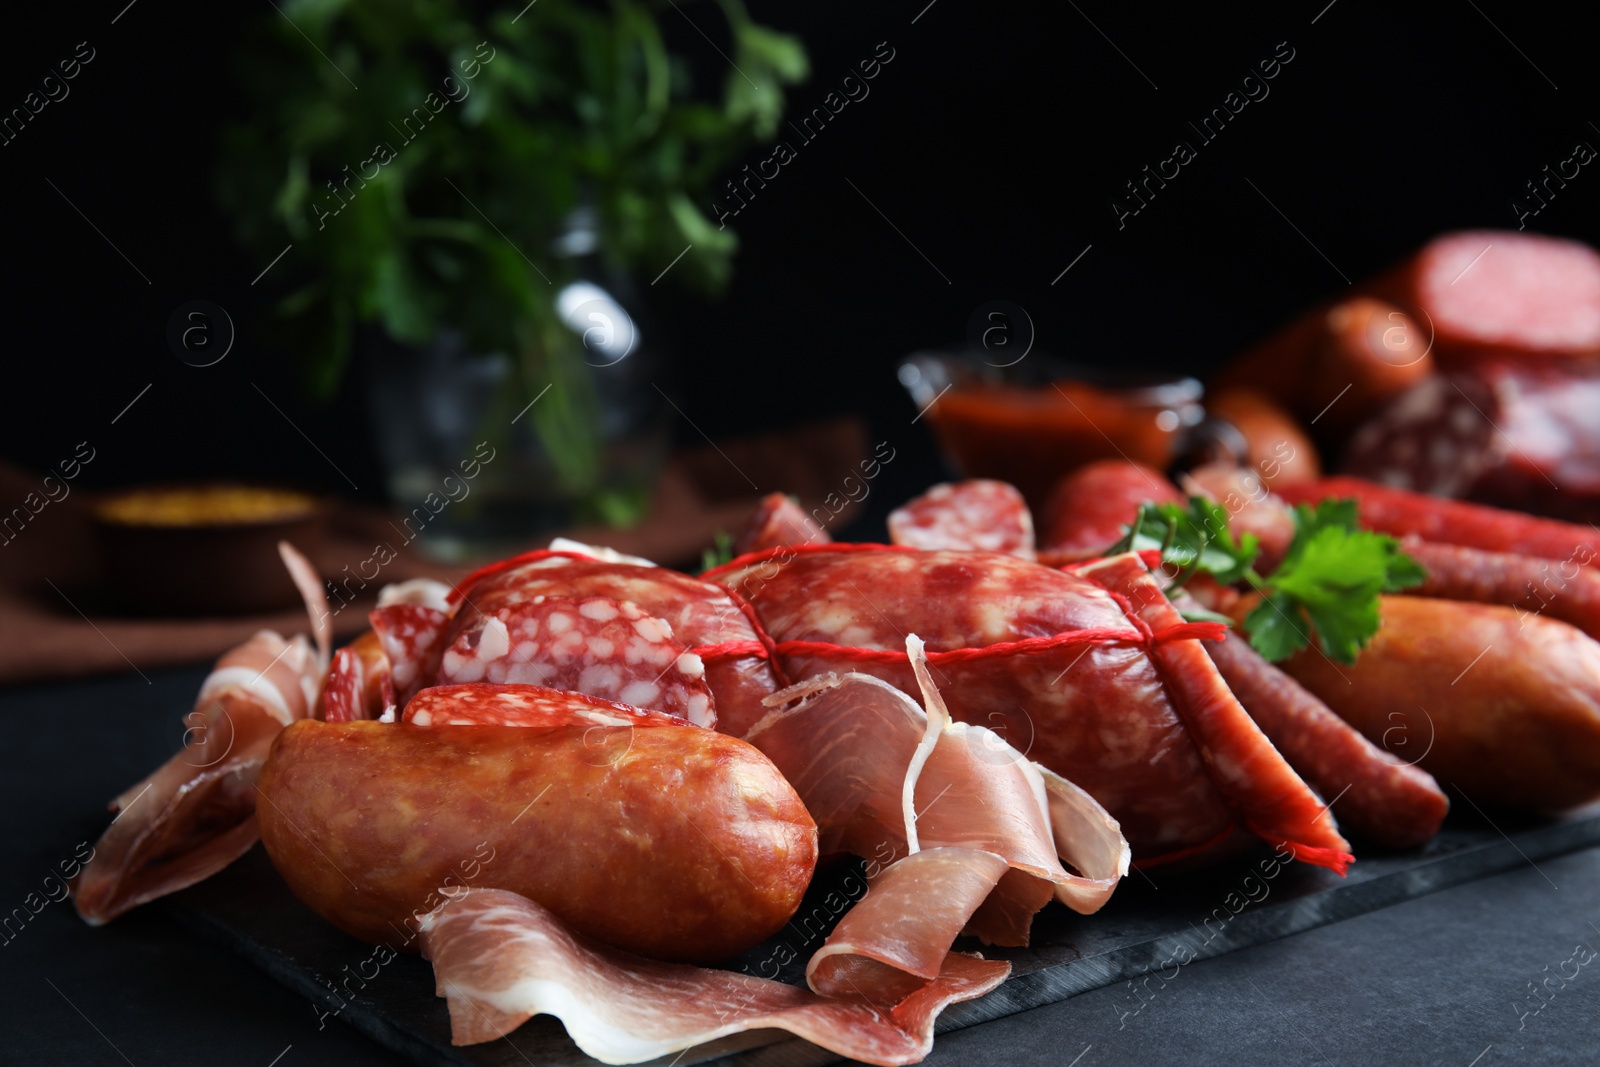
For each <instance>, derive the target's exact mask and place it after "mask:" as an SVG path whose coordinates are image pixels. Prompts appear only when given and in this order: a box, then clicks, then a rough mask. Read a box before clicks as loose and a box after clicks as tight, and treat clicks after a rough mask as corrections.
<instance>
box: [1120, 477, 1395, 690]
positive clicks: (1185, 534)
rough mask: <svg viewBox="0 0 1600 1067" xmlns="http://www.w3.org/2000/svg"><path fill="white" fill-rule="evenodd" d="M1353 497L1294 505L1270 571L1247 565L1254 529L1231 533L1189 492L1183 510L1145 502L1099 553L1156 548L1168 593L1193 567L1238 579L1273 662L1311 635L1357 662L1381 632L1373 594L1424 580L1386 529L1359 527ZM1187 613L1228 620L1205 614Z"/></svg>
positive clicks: (1334, 654) (1223, 519)
mask: <svg viewBox="0 0 1600 1067" xmlns="http://www.w3.org/2000/svg"><path fill="white" fill-rule="evenodd" d="M1357 519H1358V515H1357V507H1356V502H1355V501H1354V500H1336V499H1328V500H1324V501H1322V502H1321V503H1319V504H1318V505H1317V506H1316V507H1315V508H1313V507H1310V506H1308V505H1306V504H1297V505H1295V508H1294V523H1295V535H1294V540H1293V541H1292V542H1291V543H1290V545H1289V551H1288V554H1287V555H1285V556H1284V558H1283V562H1282V563H1280V564H1278V566H1277V567H1276V568H1275V569H1274V570H1273V572H1272V573H1271V574H1270V575H1269V576H1267V577H1262V576H1261V575H1260V574H1257V573H1256V571H1255V568H1254V566H1253V564H1254V563H1255V560H1256V557H1257V555H1258V554H1259V553H1260V548H1259V546H1258V545H1257V543H1256V537H1255V535H1254V534H1249V533H1246V534H1243V535H1242V536H1240V537H1238V538H1237V539H1236V538H1235V537H1234V536H1233V533H1232V531H1231V530H1229V529H1228V512H1227V510H1226V509H1225V508H1223V507H1222V506H1221V505H1220V504H1217V503H1216V502H1215V501H1211V500H1207V499H1205V498H1204V497H1199V496H1192V497H1190V498H1189V504H1188V506H1187V507H1183V506H1180V505H1178V504H1170V503H1167V504H1153V503H1147V504H1142V505H1140V507H1139V510H1138V512H1137V513H1136V514H1135V515H1134V520H1133V522H1132V524H1130V525H1129V526H1128V528H1127V532H1126V533H1125V534H1124V535H1123V538H1122V540H1120V541H1118V542H1117V543H1116V544H1115V545H1112V546H1111V547H1110V548H1108V549H1106V554H1108V555H1110V554H1112V553H1116V552H1126V551H1129V550H1130V549H1131V550H1134V551H1142V550H1148V549H1156V550H1159V551H1160V553H1161V560H1162V562H1163V563H1164V564H1170V565H1171V566H1172V567H1173V568H1174V572H1173V580H1172V582H1171V583H1170V584H1169V585H1168V587H1167V588H1168V590H1169V591H1175V590H1176V589H1177V588H1179V587H1181V586H1182V585H1183V584H1184V583H1185V582H1187V581H1188V580H1189V579H1190V578H1192V577H1193V576H1194V575H1196V574H1208V575H1210V576H1211V577H1213V578H1214V579H1216V580H1217V581H1218V582H1220V583H1222V584H1224V585H1231V584H1234V583H1239V582H1242V583H1245V584H1247V585H1249V586H1250V587H1251V588H1252V589H1254V590H1255V591H1256V592H1258V593H1260V594H1261V600H1260V602H1259V603H1258V604H1256V606H1255V607H1254V608H1252V609H1251V611H1250V613H1249V614H1248V615H1247V616H1245V619H1244V622H1243V629H1244V631H1245V632H1246V633H1247V634H1249V636H1250V644H1251V647H1253V648H1254V649H1255V650H1256V651H1257V652H1259V653H1261V655H1262V656H1264V657H1265V658H1266V659H1268V660H1271V661H1273V662H1277V661H1279V660H1282V659H1287V658H1288V657H1289V656H1291V655H1293V654H1294V653H1295V652H1298V651H1299V650H1300V649H1302V648H1305V647H1306V646H1307V644H1308V642H1309V640H1310V639H1309V637H1308V636H1307V635H1308V634H1311V633H1314V634H1316V637H1317V643H1318V645H1320V646H1321V648H1322V651H1323V652H1325V653H1326V654H1327V655H1328V656H1329V658H1331V659H1335V660H1338V661H1339V662H1340V663H1345V664H1350V663H1354V662H1355V661H1356V657H1357V655H1359V654H1360V652H1361V649H1363V648H1365V647H1366V645H1367V642H1369V641H1370V640H1372V636H1373V635H1374V634H1376V633H1377V632H1378V625H1379V622H1380V620H1379V618H1378V595H1379V594H1380V593H1394V592H1398V591H1400V590H1402V589H1406V588H1408V587H1410V586H1413V585H1417V584H1419V583H1421V582H1422V581H1423V580H1424V579H1425V578H1426V577H1427V574H1426V573H1425V572H1424V571H1423V569H1422V565H1421V564H1419V563H1418V562H1417V561H1416V560H1414V559H1412V558H1411V557H1410V556H1408V555H1406V554H1405V553H1403V552H1401V551H1400V542H1399V541H1397V540H1395V539H1394V538H1393V537H1390V536H1388V535H1386V534H1380V533H1374V532H1372V531H1371V530H1363V529H1361V528H1360V526H1359V524H1358V521H1357ZM1191 615H1193V616H1194V617H1205V618H1210V619H1213V620H1216V621H1222V622H1231V621H1232V620H1230V619H1227V618H1226V617H1225V616H1220V615H1216V614H1214V613H1211V612H1204V613H1196V612H1191Z"/></svg>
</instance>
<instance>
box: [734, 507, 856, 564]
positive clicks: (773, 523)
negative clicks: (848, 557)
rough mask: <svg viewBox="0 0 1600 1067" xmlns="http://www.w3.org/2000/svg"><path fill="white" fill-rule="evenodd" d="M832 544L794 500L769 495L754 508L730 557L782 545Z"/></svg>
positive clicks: (826, 533)
mask: <svg viewBox="0 0 1600 1067" xmlns="http://www.w3.org/2000/svg"><path fill="white" fill-rule="evenodd" d="M832 541H833V538H831V537H829V536H828V532H827V531H826V530H824V529H823V528H822V527H821V526H819V525H817V521H816V520H815V519H813V518H812V517H811V516H810V515H807V514H806V513H805V510H804V509H803V508H801V507H800V505H799V504H797V503H795V501H794V498H793V497H789V496H785V495H784V494H782V493H769V494H767V495H766V496H765V497H763V498H762V499H761V503H760V504H758V505H756V510H755V514H753V515H751V516H750V522H749V524H748V525H746V526H745V528H744V533H742V534H740V535H739V539H738V540H737V541H735V542H734V543H733V554H734V555H736V556H742V555H744V554H745V553H746V552H759V551H761V550H762V549H764V548H779V547H781V546H783V545H826V544H829V543H831V542H832Z"/></svg>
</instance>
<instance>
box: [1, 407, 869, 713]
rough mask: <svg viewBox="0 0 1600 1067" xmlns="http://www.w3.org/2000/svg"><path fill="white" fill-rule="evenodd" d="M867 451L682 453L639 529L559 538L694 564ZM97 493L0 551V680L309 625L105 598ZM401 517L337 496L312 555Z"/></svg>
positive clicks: (6, 496) (28, 482)
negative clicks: (93, 516)
mask: <svg viewBox="0 0 1600 1067" xmlns="http://www.w3.org/2000/svg"><path fill="white" fill-rule="evenodd" d="M867 453H868V445H867V435H866V429H865V427H864V426H863V425H862V424H861V423H860V422H859V421H858V420H855V419H841V420H837V421H834V422H829V423H824V424H819V425H816V426H810V427H803V428H800V429H797V430H790V431H787V432H785V433H782V434H774V435H770V436H766V437H759V438H752V439H749V440H743V441H729V442H724V443H723V444H721V445H720V446H715V445H713V446H709V447H705V448H698V449H692V450H686V451H684V452H681V453H679V454H678V455H676V456H674V457H673V458H672V459H671V460H669V461H668V463H667V464H666V466H665V467H664V468H663V470H662V473H661V476H660V478H659V479H658V480H657V484H656V490H655V495H654V497H653V499H652V502H651V506H650V510H649V512H648V513H647V514H646V516H645V518H644V519H643V520H642V521H641V522H640V523H639V524H638V525H636V526H633V527H631V528H628V529H611V528H608V527H603V526H602V527H583V528H579V529H573V530H565V531H561V532H560V536H563V537H569V538H572V539H574V540H577V541H583V542H586V543H590V544H598V545H607V546H610V547H612V548H615V549H617V550H618V551H619V552H626V553H628V554H630V555H637V556H643V557H645V558H647V559H651V560H655V561H657V562H660V563H663V564H667V565H680V566H693V564H694V563H695V562H697V561H698V558H699V555H700V552H701V550H702V549H704V548H705V547H707V546H708V545H710V544H711V542H712V539H713V537H714V536H715V535H716V534H717V533H718V532H719V531H726V532H727V533H729V534H730V535H733V536H737V535H738V533H739V531H740V530H741V529H742V528H743V526H744V523H745V522H746V520H747V519H748V518H749V517H750V515H751V513H752V512H753V511H754V510H755V507H756V504H757V502H758V501H759V500H760V497H761V495H762V494H763V493H767V492H773V491H783V492H788V493H792V494H794V495H796V496H798V497H799V498H800V499H801V501H802V503H803V504H805V505H806V506H807V508H808V509H809V508H811V507H815V506H817V505H819V504H820V503H821V502H822V501H823V499H824V498H826V497H829V496H830V494H832V495H833V499H834V500H835V501H837V500H838V499H839V493H840V483H841V482H842V481H843V479H844V478H845V477H846V476H848V475H851V474H854V473H856V472H857V470H858V466H857V464H858V463H859V462H860V461H861V459H862V458H863V457H865V456H866V455H867ZM39 486H40V476H38V475H35V474H32V473H31V472H28V471H25V470H22V469H21V468H18V467H15V466H9V465H5V464H0V501H6V502H20V501H22V500H23V498H24V497H25V496H27V495H28V494H29V493H32V492H37V491H38V489H39ZM93 499H94V498H93V497H92V495H91V494H89V493H88V492H86V491H83V490H80V489H74V490H72V491H71V492H70V493H69V494H68V495H67V496H66V497H64V498H62V499H60V500H59V501H55V502H51V503H49V504H48V505H46V506H45V507H44V508H43V509H42V510H40V511H39V512H38V514H36V515H34V516H33V518H32V519H31V521H29V523H28V524H27V526H26V527H25V528H23V529H22V530H21V531H20V532H19V533H17V534H16V535H15V536H14V537H12V538H11V539H10V540H9V541H7V542H6V543H5V544H4V546H3V547H0V685H16V684H19V683H24V682H36V681H44V680H48V679H54V678H68V677H76V676H80V675H90V674H104V673H109V672H123V671H129V670H132V671H137V672H139V673H140V674H143V673H144V672H146V671H148V670H153V669H155V668H158V667H168V666H174V665H179V664H190V663H197V662H206V661H210V660H214V659H216V657H218V656H220V655H221V654H222V653H223V652H225V651H227V650H228V649H230V648H232V647H233V646H235V645H237V644H239V643H240V642H242V641H244V640H245V639H246V638H248V637H249V636H250V635H251V634H253V633H255V632H256V631H257V630H262V629H271V630H277V631H278V632H280V633H283V634H294V633H304V632H308V631H309V626H308V623H307V619H306V615H305V612H304V611H301V610H291V611H283V612H277V613H274V614H271V615H251V616H236V617H225V618H154V617H135V616H131V615H128V614H127V613H125V612H124V613H119V612H117V611H116V610H115V609H113V608H111V607H109V606H108V605H109V604H110V603H111V602H110V600H109V599H108V597H107V596H106V594H105V590H104V583H103V581H102V580H101V579H102V575H101V571H102V570H103V567H102V563H101V559H100V549H99V544H98V542H97V540H96V537H95V531H94V529H93V528H92V526H91V524H90V521H89V506H90V504H91V503H92V501H93ZM852 507H853V505H852ZM851 517H852V515H851V513H850V512H849V511H845V512H841V513H840V514H839V515H838V517H837V518H836V519H835V520H834V522H835V524H836V526H838V525H843V524H845V523H847V522H849V520H850V518H851ZM394 518H395V516H392V515H390V514H388V513H387V512H385V511H383V510H382V509H376V508H366V507H359V506H356V505H348V504H339V505H337V506H336V507H335V508H334V509H333V512H332V514H331V516H330V518H329V525H328V530H327V534H326V536H325V537H324V538H323V542H322V544H321V546H320V547H319V548H317V549H315V550H314V551H313V552H312V553H311V556H312V562H313V564H315V565H316V567H317V569H318V571H319V572H320V573H321V574H322V575H323V576H324V577H326V578H329V579H330V580H332V579H333V578H334V577H335V576H338V575H340V573H341V571H342V570H344V568H347V567H350V566H352V565H353V564H354V563H355V562H357V561H360V560H364V559H366V558H368V557H369V556H370V555H371V553H372V549H373V545H374V544H375V543H376V542H379V541H388V542H389V543H393V541H394V540H395V539H394V537H393V534H392V529H393V527H392V525H391V521H392V520H393V519H394ZM551 536H554V535H550V534H546V535H543V536H539V537H534V538H530V539H529V541H530V543H529V545H528V547H529V548H538V547H542V546H543V545H546V544H548V543H549V541H550V537H551ZM397 552H398V555H397V557H396V558H395V559H394V560H393V561H392V562H390V563H388V564H387V565H386V566H385V567H384V569H383V574H382V578H381V582H382V583H387V582H399V581H404V580H406V579H408V578H417V577H430V578H438V579H440V580H442V581H448V582H453V581H456V580H459V579H460V578H461V577H463V576H464V575H466V574H467V573H469V571H470V570H471V568H470V567H463V566H451V565H448V564H441V563H438V562H436V561H433V560H430V559H428V558H426V557H424V556H422V555H420V554H419V553H417V552H416V551H415V549H414V548H411V547H409V546H403V547H401V548H399V549H397ZM345 573H349V572H348V571H345ZM379 584H380V583H378V582H375V583H373V585H372V587H371V589H369V590H367V591H366V592H365V594H363V595H362V596H360V597H358V598H357V599H356V600H354V601H352V602H349V603H346V604H344V605H343V606H340V605H339V603H338V601H336V600H335V601H334V607H335V608H337V611H336V612H335V614H334V615H333V624H334V633H335V634H336V635H337V636H338V637H339V638H341V639H345V638H349V637H352V636H354V635H355V634H358V633H360V632H361V631H362V630H365V629H366V628H367V612H368V611H369V610H371V608H372V607H373V606H374V604H375V602H376V597H375V593H376V589H377V587H378V585H379Z"/></svg>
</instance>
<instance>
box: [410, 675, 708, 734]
mask: <svg viewBox="0 0 1600 1067" xmlns="http://www.w3.org/2000/svg"><path fill="white" fill-rule="evenodd" d="M402 721H404V722H407V723H410V724H411V725H412V726H528V727H541V726H543V727H556V726H685V725H688V724H687V723H685V722H684V720H683V719H680V718H678V717H677V716H675V715H663V714H662V713H661V712H659V711H645V710H642V709H640V708H633V707H629V706H628V705H626V704H619V703H617V702H616V701H614V700H602V699H600V698H599V697H592V696H589V695H588V694H586V693H573V692H565V691H562V690H559V689H550V688H547V687H544V686H537V685H491V684H488V683H485V682H473V683H469V684H466V685H436V686H431V687H429V688H427V689H424V690H423V691H422V692H420V693H418V694H417V695H416V696H415V697H414V698H413V699H412V701H411V703H409V704H407V705H406V710H405V714H404V715H403V716H402Z"/></svg>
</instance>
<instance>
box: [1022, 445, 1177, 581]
mask: <svg viewBox="0 0 1600 1067" xmlns="http://www.w3.org/2000/svg"><path fill="white" fill-rule="evenodd" d="M1147 500H1148V501H1152V502H1154V503H1157V504H1164V503H1168V502H1179V503H1181V502H1182V500H1183V494H1182V493H1180V492H1178V489H1177V487H1176V486H1174V485H1173V484H1172V483H1171V482H1169V481H1167V478H1166V475H1164V474H1162V473H1161V472H1160V471H1158V470H1155V469H1153V468H1151V467H1146V466H1145V465H1144V464H1142V463H1134V462H1132V461H1131V460H1125V459H1103V460H1097V461H1095V462H1094V463H1086V464H1084V465H1083V466H1082V467H1079V468H1078V469H1077V470H1075V471H1073V472H1072V473H1071V474H1069V475H1067V476H1066V477H1065V478H1063V479H1061V481H1060V482H1058V483H1057V484H1056V487H1055V489H1054V490H1053V491H1052V492H1051V493H1050V500H1049V501H1048V502H1047V503H1046V504H1045V509H1044V547H1045V549H1046V550H1047V551H1049V552H1051V553H1053V554H1056V555H1060V556H1063V557H1068V556H1078V557H1080V558H1082V557H1088V556H1098V555H1099V554H1100V553H1101V552H1103V551H1105V549H1106V548H1108V547H1109V546H1111V545H1113V544H1115V543H1116V542H1117V541H1118V540H1120V539H1121V538H1122V535H1123V532H1124V531H1125V530H1126V529H1127V527H1128V524H1129V523H1131V522H1132V521H1133V517H1134V515H1135V514H1137V513H1138V511H1139V505H1140V504H1142V503H1144V502H1145V501H1147Z"/></svg>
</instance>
